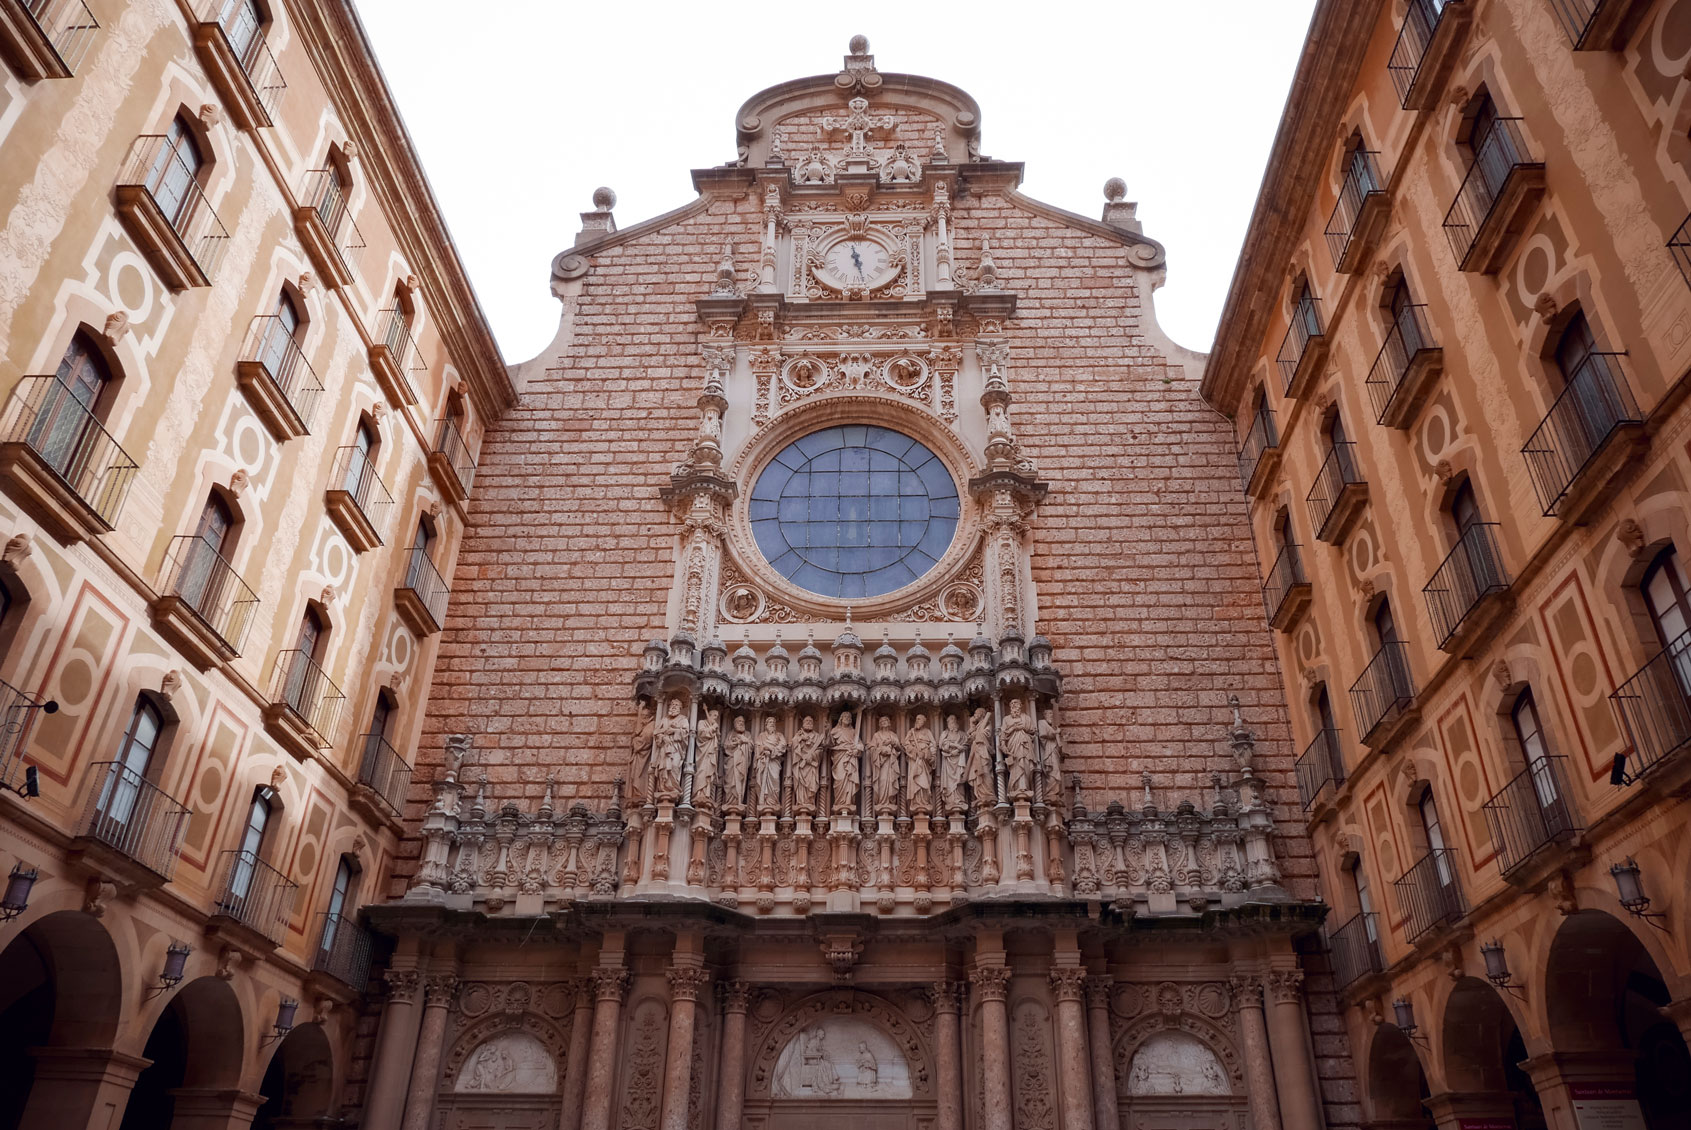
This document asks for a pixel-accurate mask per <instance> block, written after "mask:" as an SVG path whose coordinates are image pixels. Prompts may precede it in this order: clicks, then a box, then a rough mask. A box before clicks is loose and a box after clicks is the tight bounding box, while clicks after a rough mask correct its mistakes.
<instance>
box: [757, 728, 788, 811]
mask: <svg viewBox="0 0 1691 1130" xmlns="http://www.w3.org/2000/svg"><path fill="white" fill-rule="evenodd" d="M786 759H787V736H786V735H785V734H783V733H782V732H781V731H780V730H779V729H777V728H776V724H775V716H774V715H773V714H766V715H764V717H763V730H762V732H761V733H759V734H758V736H757V786H756V787H757V810H758V811H759V812H770V813H772V812H779V811H781V763H782V762H784V761H785V760H786Z"/></svg>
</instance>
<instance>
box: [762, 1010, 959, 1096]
mask: <svg viewBox="0 0 1691 1130" xmlns="http://www.w3.org/2000/svg"><path fill="white" fill-rule="evenodd" d="M772 1003H774V1004H776V1005H777V1006H778V1004H779V1001H778V998H777V999H773V1000H772ZM859 1025H862V1027H859ZM817 1027H821V1028H822V1029H823V1031H824V1033H825V1040H824V1048H823V1050H824V1055H823V1056H822V1057H821V1058H822V1059H824V1060H826V1061H827V1062H828V1063H829V1064H830V1065H832V1064H833V1063H835V1062H836V1061H838V1062H840V1063H842V1064H843V1066H841V1067H838V1068H836V1070H837V1072H838V1075H839V1077H840V1083H841V1090H840V1093H839V1096H838V1097H847V1093H848V1092H849V1093H850V1097H859V1098H873V1097H882V1098H897V1097H909V1098H914V1099H917V1100H927V1099H931V1098H932V1097H933V1094H934V1079H933V1073H932V1069H931V1067H930V1064H931V1063H932V1059H931V1056H930V1053H929V1051H928V1048H927V1045H926V1043H925V1041H924V1039H923V1037H922V1035H921V1033H920V1032H919V1031H918V1030H917V1027H916V1025H914V1024H913V1023H911V1021H910V1019H909V1017H907V1016H905V1015H904V1013H903V1012H902V1011H900V1010H899V1009H897V1008H895V1007H893V1006H892V1005H891V1004H889V1003H888V1002H887V1001H885V1000H883V999H882V998H880V997H877V996H875V995H873V994H871V993H866V992H861V991H854V990H849V989H835V990H832V991H830V992H826V993H820V994H818V995H816V996H812V997H808V998H806V999H805V1000H803V1001H800V1002H799V1003H798V1004H797V1005H795V1006H794V1007H793V1008H792V1009H791V1010H789V1011H788V1012H786V1013H785V1014H784V1015H781V1016H780V1019H779V1020H777V1021H775V1022H774V1023H772V1024H771V1025H770V1026H769V1027H768V1028H767V1029H766V1030H765V1031H763V1032H762V1033H760V1034H759V1036H758V1042H757V1044H756V1052H755V1054H754V1055H753V1056H752V1057H751V1060H750V1063H751V1069H750V1073H749V1076H748V1086H747V1094H748V1098H755V1099H768V1098H774V1097H779V1092H778V1091H777V1079H778V1078H782V1079H791V1080H792V1081H793V1082H798V1081H800V1078H801V1076H802V1071H803V1067H804V1059H803V1056H802V1052H803V1049H804V1046H805V1045H804V1042H803V1036H804V1034H805V1033H807V1032H809V1031H811V1030H812V1029H815V1028H817ZM835 1033H839V1034H840V1035H839V1037H838V1042H837V1043H836V1036H835ZM883 1041H884V1042H883ZM859 1042H866V1043H868V1044H869V1046H870V1050H871V1051H873V1052H875V1054H876V1073H877V1079H876V1084H877V1090H876V1091H863V1090H859V1089H857V1088H854V1087H853V1086H852V1084H853V1083H854V1082H855V1081H856V1080H857V1078H858V1075H857V1072H858V1071H859V1066H858V1063H857V1057H858V1055H859V1054H861V1053H860V1049H859V1048H858V1046H857V1045H858V1043H859ZM790 1052H791V1053H797V1061H798V1067H799V1072H798V1073H797V1074H794V1075H789V1065H790V1064H791V1062H792V1061H791V1060H790V1059H789V1053H790ZM900 1061H902V1064H903V1067H904V1078H905V1079H906V1080H908V1082H907V1083H906V1084H904V1085H902V1086H897V1087H896V1088H895V1087H894V1085H895V1084H896V1083H897V1081H898V1079H899V1076H898V1063H899V1062H900ZM811 1062H812V1063H813V1064H817V1063H820V1062H821V1060H812V1061H811ZM823 1078H824V1079H825V1078H826V1073H825V1072H823ZM788 1085H789V1084H788V1083H785V1082H784V1083H783V1084H782V1086H788ZM906 1088H907V1089H906ZM889 1090H894V1091H895V1093H888V1091H889ZM799 1093H801V1094H802V1093H804V1092H799ZM809 1093H811V1094H813V1095H816V1096H817V1097H826V1096H825V1095H824V1093H823V1092H820V1091H818V1090H816V1089H814V1088H813V1089H812V1091H811V1092H809Z"/></svg>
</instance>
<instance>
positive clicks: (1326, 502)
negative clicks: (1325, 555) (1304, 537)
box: [1304, 440, 1368, 540]
mask: <svg viewBox="0 0 1691 1130" xmlns="http://www.w3.org/2000/svg"><path fill="white" fill-rule="evenodd" d="M1367 481H1368V480H1366V479H1364V478H1363V477H1362V471H1361V469H1360V468H1358V467H1357V465H1356V444H1355V443H1354V442H1351V441H1348V440H1347V441H1344V442H1341V443H1335V444H1333V445H1332V446H1331V447H1329V448H1328V449H1327V458H1326V459H1324V460H1322V462H1321V470H1320V471H1318V472H1317V473H1316V476H1315V482H1314V484H1313V485H1311V486H1310V488H1309V494H1308V495H1307V496H1306V497H1305V499H1304V501H1305V502H1307V503H1309V518H1310V521H1311V522H1313V523H1314V524H1315V536H1316V537H1317V538H1321V539H1322V540H1329V538H1328V534H1329V531H1328V529H1327V524H1328V523H1329V522H1333V524H1334V526H1335V527H1337V525H1338V524H1339V522H1342V521H1344V517H1345V511H1346V510H1347V509H1349V508H1348V507H1344V506H1341V505H1340V503H1341V502H1342V501H1344V496H1345V490H1346V488H1347V487H1353V486H1365V485H1366V484H1367ZM1335 518H1337V519H1338V521H1334V519H1335Z"/></svg>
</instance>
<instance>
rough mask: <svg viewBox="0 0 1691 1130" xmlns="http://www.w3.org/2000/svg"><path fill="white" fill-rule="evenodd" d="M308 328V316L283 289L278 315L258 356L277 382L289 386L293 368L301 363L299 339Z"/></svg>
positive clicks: (279, 292) (266, 332) (279, 293)
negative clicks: (303, 314)
mask: <svg viewBox="0 0 1691 1130" xmlns="http://www.w3.org/2000/svg"><path fill="white" fill-rule="evenodd" d="M304 330H305V319H304V318H302V317H301V316H300V312H299V307H298V306H297V305H296V304H295V303H294V300H293V296H292V295H290V294H289V293H288V292H287V291H285V290H282V291H278V292H277V293H276V314H275V317H274V318H273V319H272V320H271V321H270V323H269V325H268V326H267V327H266V329H265V331H264V341H263V342H262V343H261V344H260V346H259V353H258V359H259V360H260V361H261V362H263V364H264V369H265V371H266V372H268V373H269V374H270V376H271V379H273V380H274V381H275V382H276V383H277V384H278V385H281V386H282V387H283V388H289V387H291V385H290V383H289V382H290V378H291V377H292V376H293V371H294V367H295V366H296V365H297V364H298V363H299V357H300V352H299V341H300V338H301V336H302V335H303V333H304Z"/></svg>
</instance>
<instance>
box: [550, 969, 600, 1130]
mask: <svg viewBox="0 0 1691 1130" xmlns="http://www.w3.org/2000/svg"><path fill="white" fill-rule="evenodd" d="M592 1031H593V980H592V978H589V977H580V978H577V979H576V982H575V1011H574V1012H573V1013H572V1014H571V1015H570V1050H569V1054H568V1055H567V1056H566V1057H565V1060H564V1116H563V1119H562V1121H560V1122H559V1123H558V1128H559V1130H581V1096H582V1093H583V1091H585V1090H586V1086H587V1041H588V1040H589V1039H590V1038H591V1033H592Z"/></svg>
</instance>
